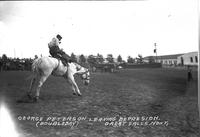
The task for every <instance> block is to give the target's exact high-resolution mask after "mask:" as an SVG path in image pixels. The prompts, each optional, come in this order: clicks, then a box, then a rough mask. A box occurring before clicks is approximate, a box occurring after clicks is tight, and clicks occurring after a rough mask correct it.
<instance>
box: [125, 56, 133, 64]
mask: <svg viewBox="0 0 200 137" xmlns="http://www.w3.org/2000/svg"><path fill="white" fill-rule="evenodd" d="M127 62H128V63H135V59H133V58H132V57H131V56H128V59H127Z"/></svg>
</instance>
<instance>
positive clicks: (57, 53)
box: [48, 34, 71, 65]
mask: <svg viewBox="0 0 200 137" xmlns="http://www.w3.org/2000/svg"><path fill="white" fill-rule="evenodd" d="M61 40H62V37H61V35H59V34H58V35H56V37H55V38H53V39H52V40H51V41H50V42H49V43H48V46H49V53H50V54H51V56H52V57H55V58H58V59H61V60H62V62H63V64H64V65H67V63H68V62H71V59H70V56H69V55H67V54H66V53H65V52H64V51H63V50H62V49H60V48H59V44H60V43H61Z"/></svg>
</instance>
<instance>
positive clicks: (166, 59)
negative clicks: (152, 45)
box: [143, 54, 183, 65]
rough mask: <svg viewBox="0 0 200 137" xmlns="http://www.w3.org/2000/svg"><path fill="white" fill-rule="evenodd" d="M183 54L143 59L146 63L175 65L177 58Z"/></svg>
mask: <svg viewBox="0 0 200 137" xmlns="http://www.w3.org/2000/svg"><path fill="white" fill-rule="evenodd" d="M181 55H183V54H173V55H163V56H157V57H156V56H147V57H145V58H144V59H143V61H144V62H146V63H161V64H163V65H177V64H178V57H179V56H181Z"/></svg>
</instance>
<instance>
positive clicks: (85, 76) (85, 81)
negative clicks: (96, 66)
mask: <svg viewBox="0 0 200 137" xmlns="http://www.w3.org/2000/svg"><path fill="white" fill-rule="evenodd" d="M81 78H82V80H83V84H85V85H89V83H90V72H89V70H88V69H85V72H84V73H82V74H81Z"/></svg>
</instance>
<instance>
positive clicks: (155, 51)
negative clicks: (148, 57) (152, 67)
mask: <svg viewBox="0 0 200 137" xmlns="http://www.w3.org/2000/svg"><path fill="white" fill-rule="evenodd" d="M154 46H155V49H154V53H156V63H157V48H156V46H157V45H156V43H154Z"/></svg>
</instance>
